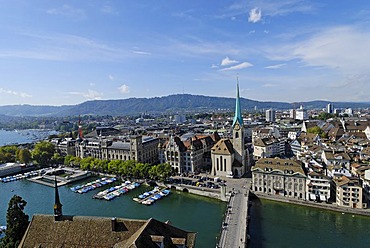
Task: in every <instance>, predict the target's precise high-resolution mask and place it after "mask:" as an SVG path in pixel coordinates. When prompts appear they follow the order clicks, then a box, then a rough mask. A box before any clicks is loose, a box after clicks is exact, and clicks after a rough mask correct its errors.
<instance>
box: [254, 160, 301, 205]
mask: <svg viewBox="0 0 370 248" xmlns="http://www.w3.org/2000/svg"><path fill="white" fill-rule="evenodd" d="M306 180H307V177H306V174H305V172H304V170H303V169H302V165H301V163H300V162H299V161H296V160H289V159H279V158H264V159H260V160H258V161H257V162H256V164H255V165H254V166H253V168H252V190H253V191H254V192H256V193H264V194H268V195H277V196H281V197H289V198H295V199H300V200H306Z"/></svg>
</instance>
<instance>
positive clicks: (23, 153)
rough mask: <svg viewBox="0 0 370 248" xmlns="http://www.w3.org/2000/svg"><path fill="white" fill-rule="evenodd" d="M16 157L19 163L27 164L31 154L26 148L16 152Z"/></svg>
mask: <svg viewBox="0 0 370 248" xmlns="http://www.w3.org/2000/svg"><path fill="white" fill-rule="evenodd" d="M17 158H18V160H19V161H20V162H21V163H25V164H28V163H29V162H31V160H32V154H31V152H30V150H28V149H21V150H19V152H18V153H17Z"/></svg>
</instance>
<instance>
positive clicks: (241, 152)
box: [232, 81, 246, 177]
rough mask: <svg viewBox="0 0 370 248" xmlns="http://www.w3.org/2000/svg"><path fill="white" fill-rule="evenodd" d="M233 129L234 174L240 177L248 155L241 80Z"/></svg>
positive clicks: (237, 91)
mask: <svg viewBox="0 0 370 248" xmlns="http://www.w3.org/2000/svg"><path fill="white" fill-rule="evenodd" d="M232 130H233V141H232V143H233V148H234V163H233V175H234V176H239V177H240V176H242V175H243V174H244V173H245V163H246V162H245V161H246V157H245V144H244V125H243V117H242V111H241V107H240V97H239V81H238V82H237V86H236V101H235V114H234V120H233V125H232Z"/></svg>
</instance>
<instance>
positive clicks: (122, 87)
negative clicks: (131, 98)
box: [118, 84, 130, 94]
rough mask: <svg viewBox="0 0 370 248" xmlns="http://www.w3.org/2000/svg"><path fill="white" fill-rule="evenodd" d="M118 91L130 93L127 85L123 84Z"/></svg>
mask: <svg viewBox="0 0 370 248" xmlns="http://www.w3.org/2000/svg"><path fill="white" fill-rule="evenodd" d="M118 90H119V91H120V92H121V93H123V94H128V93H130V88H129V87H128V86H127V85H126V84H122V85H121V86H120V87H118Z"/></svg>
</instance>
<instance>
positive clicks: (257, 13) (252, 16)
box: [248, 8, 262, 23]
mask: <svg viewBox="0 0 370 248" xmlns="http://www.w3.org/2000/svg"><path fill="white" fill-rule="evenodd" d="M261 19H262V11H261V9H259V8H254V9H251V11H250V12H249V17H248V21H249V22H252V23H256V22H259V21H260V20H261Z"/></svg>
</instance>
